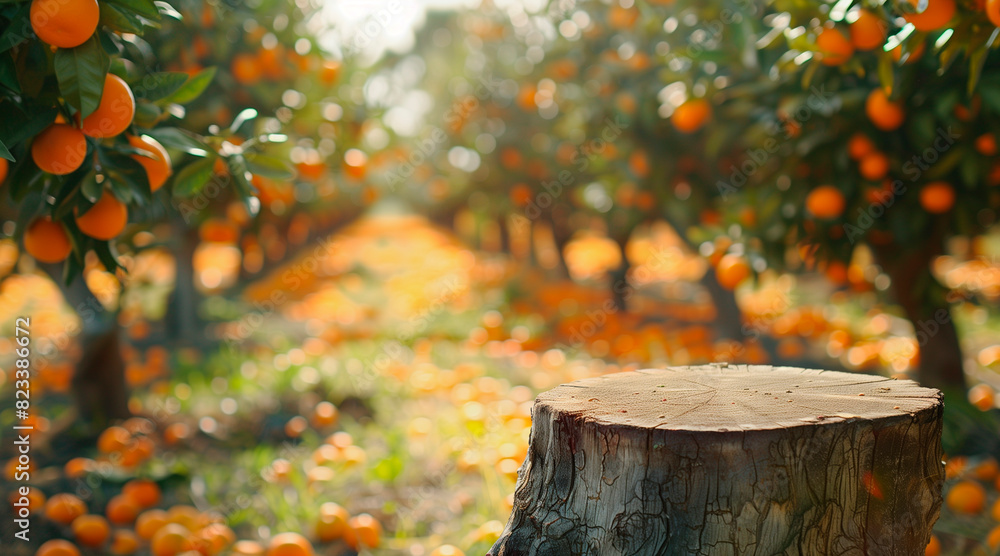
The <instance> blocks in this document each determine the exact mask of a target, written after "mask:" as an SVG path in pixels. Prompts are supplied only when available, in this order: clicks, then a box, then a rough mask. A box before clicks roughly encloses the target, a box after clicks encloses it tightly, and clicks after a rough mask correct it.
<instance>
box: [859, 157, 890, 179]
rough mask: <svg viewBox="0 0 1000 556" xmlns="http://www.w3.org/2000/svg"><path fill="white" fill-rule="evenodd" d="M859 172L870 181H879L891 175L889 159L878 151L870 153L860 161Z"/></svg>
mask: <svg viewBox="0 0 1000 556" xmlns="http://www.w3.org/2000/svg"><path fill="white" fill-rule="evenodd" d="M858 171H859V172H861V175H862V177H864V178H865V179H866V180H870V181H878V180H880V179H882V178H884V177H885V175H886V174H888V173H889V157H887V156H886V155H884V154H882V153H880V152H878V151H876V152H871V153H868V154H867V155H865V156H864V158H862V159H861V160H860V161H858Z"/></svg>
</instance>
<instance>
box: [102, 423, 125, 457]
mask: <svg viewBox="0 0 1000 556" xmlns="http://www.w3.org/2000/svg"><path fill="white" fill-rule="evenodd" d="M131 441H132V433H130V432H128V431H127V430H125V428H124V427H119V426H112V427H108V428H106V429H104V432H102V433H101V435H100V436H98V437H97V449H98V450H99V451H100V452H101V453H102V454H110V453H111V452H118V451H120V450H123V449H124V448H125V446H128V443H129V442H131Z"/></svg>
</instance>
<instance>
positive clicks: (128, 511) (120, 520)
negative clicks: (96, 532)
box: [104, 494, 140, 525]
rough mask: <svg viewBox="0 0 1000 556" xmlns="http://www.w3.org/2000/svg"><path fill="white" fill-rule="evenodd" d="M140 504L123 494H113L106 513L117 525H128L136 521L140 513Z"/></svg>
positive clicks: (105, 509)
mask: <svg viewBox="0 0 1000 556" xmlns="http://www.w3.org/2000/svg"><path fill="white" fill-rule="evenodd" d="M139 510H140V508H139V505H138V504H136V503H135V501H134V500H132V499H131V498H128V497H127V496H125V495H123V494H119V495H118V496H113V497H112V498H111V500H108V505H107V507H105V508H104V513H105V514H107V516H108V521H110V522H111V523H114V524H115V525H128V524H130V523H132V522H133V521H135V518H136V517H137V516H138V515H139Z"/></svg>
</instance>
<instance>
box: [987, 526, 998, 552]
mask: <svg viewBox="0 0 1000 556" xmlns="http://www.w3.org/2000/svg"><path fill="white" fill-rule="evenodd" d="M986 546H988V547H990V550H991V551H993V553H996V551H997V548H1000V525H997V526H996V527H994V528H992V529H990V532H989V533H987V534H986Z"/></svg>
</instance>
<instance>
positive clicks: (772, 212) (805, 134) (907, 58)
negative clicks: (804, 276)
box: [711, 0, 1000, 388]
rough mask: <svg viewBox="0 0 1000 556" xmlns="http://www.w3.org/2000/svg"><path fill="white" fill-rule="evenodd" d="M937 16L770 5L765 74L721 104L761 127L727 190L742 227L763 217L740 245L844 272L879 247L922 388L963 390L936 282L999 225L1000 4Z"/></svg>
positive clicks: (770, 258) (947, 1)
mask: <svg viewBox="0 0 1000 556" xmlns="http://www.w3.org/2000/svg"><path fill="white" fill-rule="evenodd" d="M922 4H923V5H921V6H919V7H918V6H916V5H911V4H907V3H906V2H900V3H896V4H884V5H870V4H868V3H861V2H850V3H845V2H841V3H838V4H836V5H835V6H831V5H828V4H825V3H821V2H816V3H805V4H803V3H792V2H784V1H782V0H776V1H774V2H769V3H767V4H764V5H761V6H759V7H757V8H756V9H758V10H760V11H759V13H758V17H757V19H756V20H757V21H761V22H763V25H762V26H761V27H760V28H759V29H758V30H757V32H756V34H755V36H754V39H755V42H753V43H752V44H753V46H752V47H749V46H748V48H747V50H746V52H745V53H744V56H745V57H744V59H748V60H751V61H753V65H754V66H755V67H756V68H757V71H756V72H754V73H753V74H749V75H747V76H745V78H744V79H742V80H740V81H739V82H735V83H733V84H731V85H730V86H729V87H728V88H727V89H726V90H721V91H719V92H718V93H716V94H715V95H713V96H712V97H711V101H712V102H715V103H716V104H717V105H718V110H719V111H721V112H725V113H730V114H746V115H747V117H746V118H741V119H740V121H739V123H738V124H736V126H735V127H736V128H737V129H739V130H740V133H739V136H738V137H737V138H735V139H734V141H733V143H734V144H735V145H738V148H739V149H740V150H742V151H743V154H742V156H741V157H740V158H739V159H738V160H737V161H736V162H735V164H733V165H732V166H730V167H729V171H728V172H725V173H723V174H722V175H720V176H719V179H718V180H717V181H716V185H715V187H716V189H717V190H718V192H719V194H720V195H719V199H720V206H721V207H723V210H724V212H725V213H726V214H727V215H728V216H729V218H730V221H731V222H733V219H732V218H733V215H735V214H737V213H738V212H739V211H741V210H744V209H745V207H748V206H749V207H755V211H756V219H755V220H756V221H755V222H753V223H747V222H743V223H741V225H740V226H739V227H738V230H739V237H738V238H737V241H739V242H741V243H743V244H744V245H745V248H746V251H747V252H748V253H749V254H750V257H751V258H752V259H753V260H755V261H759V262H760V264H759V266H760V267H763V266H765V264H766V265H769V266H774V267H778V268H787V267H788V266H789V263H791V265H792V266H795V265H800V264H801V265H804V266H805V267H810V266H813V265H820V264H828V265H830V264H837V265H843V264H845V263H847V262H849V261H850V258H851V256H852V254H853V253H854V252H855V250H857V249H859V248H863V249H870V250H871V252H872V253H873V254H874V256H875V261H876V262H877V264H878V266H879V268H880V271H881V273H882V274H883V275H884V278H883V279H881V280H878V281H877V282H876V284H877V285H879V287H880V289H883V290H885V291H886V293H887V294H888V296H889V298H890V299H893V300H895V301H896V302H898V304H899V306H900V307H901V308H902V310H903V314H904V315H905V317H906V318H907V319H909V321H910V322H911V323H912V324H913V328H914V331H915V334H916V339H917V343H918V346H919V361H920V362H919V367H918V379H919V380H920V381H921V382H922V383H924V384H927V385H931V386H938V387H942V388H958V387H961V386H963V385H964V380H965V379H964V374H963V368H962V355H961V349H960V344H959V338H958V333H957V330H956V327H955V324H954V322H953V320H952V316H951V310H950V303H949V301H950V298H949V292H948V291H947V290H946V288H945V287H944V286H943V285H941V284H940V283H938V281H937V280H936V279H935V278H934V276H933V274H932V271H931V270H932V262H933V261H934V259H935V258H936V257H937V256H939V255H941V254H943V253H944V248H945V242H946V240H948V239H949V238H952V237H955V236H969V235H973V234H977V233H980V232H981V231H983V230H985V229H986V228H988V227H989V226H992V225H993V223H994V221H995V219H996V212H995V211H996V210H997V208H1000V193H998V191H997V190H996V189H995V186H996V185H997V184H998V183H1000V181H998V179H997V175H998V174H997V171H998V170H997V169H998V168H1000V166H998V162H997V160H996V158H995V156H996V154H997V150H996V141H995V137H994V135H993V132H992V130H991V128H992V124H993V120H994V119H995V118H996V117H997V114H998V113H1000V112H998V111H1000V80H998V74H997V73H996V70H997V69H998V68H1000V62H998V60H997V57H996V56H995V55H993V54H992V51H993V48H994V46H995V39H996V36H997V35H998V31H997V28H996V26H995V24H996V23H1000V19H998V18H997V14H996V9H997V3H996V2H987V3H986V4H985V7H986V11H987V13H986V14H984V13H983V8H984V5H983V4H981V3H980V4H976V3H956V2H955V1H954V0H929V2H926V3H922ZM987 16H988V17H987ZM730 31H731V30H730V29H729V28H724V29H723V30H722V31H721V32H722V33H724V34H725V33H728V32H730ZM746 91H755V94H754V95H752V96H751V95H748V94H741V93H744V92H746ZM776 130H780V132H777V133H776ZM748 224H749V225H748ZM755 266H758V265H755ZM841 268H842V266H841Z"/></svg>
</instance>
